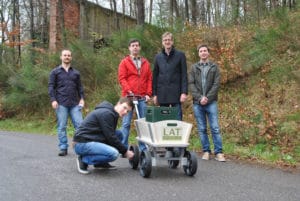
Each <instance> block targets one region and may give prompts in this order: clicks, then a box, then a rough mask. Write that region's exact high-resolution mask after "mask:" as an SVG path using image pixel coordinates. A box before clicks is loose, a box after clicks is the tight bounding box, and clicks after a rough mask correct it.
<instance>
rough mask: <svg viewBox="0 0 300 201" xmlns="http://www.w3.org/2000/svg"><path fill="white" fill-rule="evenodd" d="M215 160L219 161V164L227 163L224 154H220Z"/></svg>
mask: <svg viewBox="0 0 300 201" xmlns="http://www.w3.org/2000/svg"><path fill="white" fill-rule="evenodd" d="M215 159H216V160H217V161H219V162H225V161H226V159H225V157H224V154H222V153H218V154H217V155H216V157H215Z"/></svg>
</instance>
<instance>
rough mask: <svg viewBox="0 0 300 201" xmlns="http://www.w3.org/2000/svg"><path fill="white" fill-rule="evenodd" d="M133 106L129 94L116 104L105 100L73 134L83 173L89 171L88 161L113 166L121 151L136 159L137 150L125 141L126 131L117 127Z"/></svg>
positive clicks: (90, 163) (104, 166)
mask: <svg viewBox="0 0 300 201" xmlns="http://www.w3.org/2000/svg"><path fill="white" fill-rule="evenodd" d="M132 108H133V103H132V100H130V99H129V98H126V97H125V98H121V99H120V100H119V101H118V103H117V104H116V105H115V106H113V105H112V104H111V103H109V102H107V101H104V102H102V103H100V104H99V105H97V106H96V108H95V110H94V111H92V112H91V113H89V114H88V115H87V116H86V118H85V119H84V120H83V121H82V123H81V125H80V126H79V128H78V129H77V131H76V133H75V135H74V137H73V141H74V150H75V153H76V154H77V155H78V157H77V169H78V171H79V172H80V173H82V174H88V173H89V171H88V165H94V168H112V167H113V166H111V165H110V164H109V162H111V161H114V160H116V159H117V158H118V156H119V153H121V154H122V155H123V156H125V157H127V158H128V159H132V157H133V156H134V153H133V152H132V151H130V150H127V147H126V146H125V145H124V144H122V142H121V140H122V132H121V131H116V127H117V123H118V118H119V117H124V116H125V115H126V114H127V113H128V112H130V111H131V110H132Z"/></svg>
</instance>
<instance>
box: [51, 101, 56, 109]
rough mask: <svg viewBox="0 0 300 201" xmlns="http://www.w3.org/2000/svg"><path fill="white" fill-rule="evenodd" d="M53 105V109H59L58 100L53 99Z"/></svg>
mask: <svg viewBox="0 0 300 201" xmlns="http://www.w3.org/2000/svg"><path fill="white" fill-rule="evenodd" d="M51 105H52V108H53V109H57V108H58V102H57V101H52V103H51Z"/></svg>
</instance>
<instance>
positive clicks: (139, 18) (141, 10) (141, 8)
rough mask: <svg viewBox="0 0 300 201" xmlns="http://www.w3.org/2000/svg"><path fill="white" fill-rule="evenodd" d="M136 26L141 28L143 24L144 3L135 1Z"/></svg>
mask: <svg viewBox="0 0 300 201" xmlns="http://www.w3.org/2000/svg"><path fill="white" fill-rule="evenodd" d="M136 16H137V24H138V25H141V26H143V25H144V24H145V2H144V0H137V15H136Z"/></svg>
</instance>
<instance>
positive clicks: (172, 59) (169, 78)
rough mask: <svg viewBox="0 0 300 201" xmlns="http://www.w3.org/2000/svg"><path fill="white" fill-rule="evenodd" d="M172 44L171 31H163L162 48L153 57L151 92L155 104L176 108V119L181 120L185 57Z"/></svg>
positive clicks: (185, 67) (186, 84)
mask: <svg viewBox="0 0 300 201" xmlns="http://www.w3.org/2000/svg"><path fill="white" fill-rule="evenodd" d="M173 44H174V41H173V35H172V33H170V32H166V33H164V34H163V35H162V45H163V49H162V51H161V52H160V53H158V54H157V55H156V56H155V59H154V69H153V81H152V88H153V89H152V94H153V101H154V104H155V105H160V106H167V107H169V106H171V107H176V108H178V120H182V110H181V103H183V102H185V101H186V99H187V93H188V83H187V66H186V57H185V54H184V53H183V52H181V51H179V50H177V49H175V48H174V46H173Z"/></svg>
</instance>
